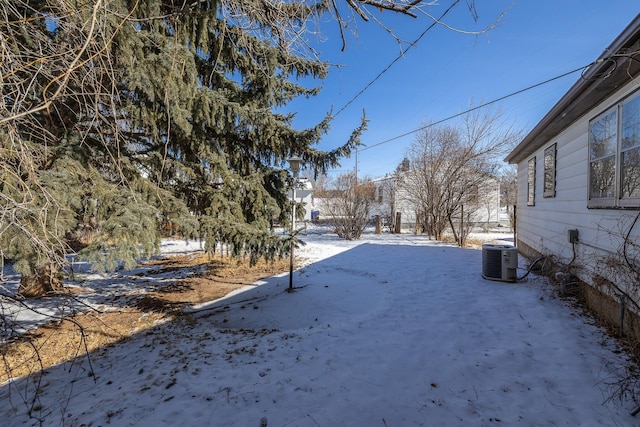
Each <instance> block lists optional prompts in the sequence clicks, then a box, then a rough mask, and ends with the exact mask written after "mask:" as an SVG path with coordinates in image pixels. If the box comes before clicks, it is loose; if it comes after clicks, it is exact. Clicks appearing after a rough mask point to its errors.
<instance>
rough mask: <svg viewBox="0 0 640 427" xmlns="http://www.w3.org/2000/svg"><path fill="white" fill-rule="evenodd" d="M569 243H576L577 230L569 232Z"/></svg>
mask: <svg viewBox="0 0 640 427" xmlns="http://www.w3.org/2000/svg"><path fill="white" fill-rule="evenodd" d="M568 234H569V243H578V230H577V229H573V230H569V232H568Z"/></svg>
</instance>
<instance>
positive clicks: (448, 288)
mask: <svg viewBox="0 0 640 427" xmlns="http://www.w3.org/2000/svg"><path fill="white" fill-rule="evenodd" d="M485 237H488V236H486V235H485ZM304 240H305V241H307V243H308V244H307V245H306V246H304V247H302V248H300V249H299V250H298V251H297V255H298V256H299V257H301V258H304V259H305V260H306V264H307V265H306V266H305V267H303V268H301V269H300V270H298V271H297V272H295V275H294V284H295V286H296V291H295V292H294V293H287V292H285V290H286V288H287V286H288V275H287V274H285V275H281V276H277V277H272V278H269V279H265V280H263V281H261V282H259V286H250V287H247V288H246V289H245V290H244V291H242V292H237V293H235V294H234V295H231V296H229V297H227V298H225V299H223V300H219V301H215V302H212V303H209V304H207V305H204V306H200V307H193V308H191V310H190V311H191V314H190V315H189V316H183V317H181V318H180V319H178V320H176V321H173V322H168V323H164V324H162V325H158V326H157V327H155V328H153V329H150V330H147V331H144V332H142V333H140V334H138V335H137V336H133V337H131V338H130V339H128V340H126V341H124V342H122V343H119V344H117V345H115V346H111V347H109V348H104V349H102V350H100V351H99V352H96V353H95V354H92V355H91V358H90V360H91V365H92V368H93V371H94V372H95V375H94V376H91V375H89V372H90V367H89V363H88V361H87V359H86V358H83V359H82V360H76V361H74V362H73V363H72V362H68V363H65V364H63V365H60V366H56V367H54V368H52V369H50V370H48V371H47V372H46V375H45V376H44V377H43V381H42V384H41V386H40V387H41V388H40V393H39V397H38V400H37V402H36V406H35V407H34V408H32V411H31V415H32V416H33V417H36V418H30V417H29V410H28V409H29V408H27V406H26V404H25V401H24V400H25V399H24V397H25V396H30V395H32V392H33V382H32V381H30V380H29V379H20V380H16V381H13V382H9V383H6V384H4V385H2V386H1V387H0V420H1V421H0V424H1V425H3V426H24V425H39V421H38V419H40V420H44V421H43V425H64V426H105V425H114V426H125V425H126V426H130V425H139V426H176V425H183V426H255V427H258V426H260V425H268V426H367V427H370V426H382V427H385V426H387V427H391V426H396V427H398V426H402V427H405V426H497V425H502V426H511V425H518V426H548V425H566V426H640V419H636V418H634V417H632V416H630V415H629V413H630V412H631V411H632V410H633V409H634V406H635V405H634V404H633V403H632V402H622V403H619V402H616V401H610V400H609V399H608V398H609V397H610V396H611V393H612V389H611V387H610V385H609V384H611V383H613V382H615V381H616V380H617V379H618V378H619V375H621V374H623V373H624V364H625V360H626V357H625V355H624V353H621V352H620V351H619V349H618V348H617V347H616V344H615V342H614V341H613V340H611V339H610V338H608V337H607V335H606V334H605V333H604V332H603V331H602V330H601V329H599V328H598V327H596V326H594V325H593V322H592V321H591V320H589V318H586V317H583V316H582V315H580V314H579V313H578V312H577V311H576V310H575V309H573V308H572V307H571V306H570V305H568V304H567V303H565V302H564V301H562V300H560V299H557V298H554V297H553V294H552V292H551V290H550V289H549V287H548V286H545V280H544V279H542V278H538V277H536V276H533V275H529V276H528V280H527V281H526V282H521V283H515V284H514V283H503V282H495V281H488V280H484V279H483V278H482V277H481V270H482V251H480V250H477V249H461V248H457V247H453V246H451V245H446V244H442V243H437V242H434V241H430V240H429V239H427V238H426V237H424V236H414V235H406V234H405V235H391V234H383V235H373V234H366V235H365V237H364V238H363V239H362V240H360V241H356V242H346V241H342V240H340V239H338V238H337V237H336V236H335V235H332V234H327V233H320V232H319V231H318V230H315V229H310V230H309V233H308V235H307V236H306V237H304ZM177 246H179V245H178V244H177V243H176V242H173V248H174V249H176V250H178V249H177ZM180 250H184V249H180ZM521 265H522V266H524V260H521ZM118 286H123V283H120V284H119V285H118Z"/></svg>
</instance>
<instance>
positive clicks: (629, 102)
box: [589, 94, 640, 207]
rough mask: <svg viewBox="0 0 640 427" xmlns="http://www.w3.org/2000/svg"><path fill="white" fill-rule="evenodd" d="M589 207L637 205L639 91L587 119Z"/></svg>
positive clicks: (639, 181)
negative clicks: (589, 120)
mask: <svg viewBox="0 0 640 427" xmlns="http://www.w3.org/2000/svg"><path fill="white" fill-rule="evenodd" d="M589 207H640V95H638V94H636V95H634V96H632V97H631V98H628V99H626V100H624V101H623V102H620V103H619V104H617V105H615V106H614V107H612V108H610V109H609V110H607V111H605V112H604V113H602V114H601V115H600V116H598V117H596V118H595V119H593V120H592V121H591V122H590V123H589Z"/></svg>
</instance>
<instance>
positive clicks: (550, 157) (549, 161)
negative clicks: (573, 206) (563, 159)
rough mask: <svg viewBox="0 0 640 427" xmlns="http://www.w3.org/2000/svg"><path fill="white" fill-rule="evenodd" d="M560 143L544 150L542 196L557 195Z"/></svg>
mask: <svg viewBox="0 0 640 427" xmlns="http://www.w3.org/2000/svg"><path fill="white" fill-rule="evenodd" d="M557 153H558V144H557V143H553V144H551V145H550V146H548V147H547V148H545V150H544V158H543V167H544V174H543V176H542V179H543V186H542V189H543V192H542V197H545V198H549V197H556V166H557V162H558V154H557Z"/></svg>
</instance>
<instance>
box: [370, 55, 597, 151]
mask: <svg viewBox="0 0 640 427" xmlns="http://www.w3.org/2000/svg"><path fill="white" fill-rule="evenodd" d="M596 62H598V61H594V62H591V63H590V64H588V65H583V66H582V67H579V68H576V69H575V70H571V71H567V72H566V73H563V74H560V75H558V76H555V77H552V78H550V79H548V80H545V81H543V82H540V83H536V84H534V85H531V86H528V87H526V88H524V89H520V90H517V91H515V92H511V93H510V94H508V95H504V96H501V97H499V98H496V99H494V100H492V101H489V102H485V103H484V104H481V105H478V106H476V107H473V108H469V109H468V110H465V111H463V112H461V113H457V114H454V115H452V116H449V117H446V118H444V119H441V120H438V121H437V122H433V123H429V124H428V125H425V126H421V127H419V128H417V129H414V130H411V131H409V132H405V133H403V134H401V135H398V136H394V137H393V138H389V139H385V140H384V141H381V142H378V143H376V144H373V145H368V146H366V147H364V148H361V149H359V150H358V151H359V152H362V151H365V150H369V149H371V148H374V147H378V146H380V145H382V144H386V143H388V142H391V141H395V140H396V139H400V138H403V137H405V136H408V135H411V134H413V133H416V132H419V131H421V130H423V129H427V128H430V127H431V126H435V125H439V124H441V123H444V122H446V121H448V120H451V119H455V118H456V117H460V116H463V115H465V114H468V113H470V112H472V111H475V110H479V109H480V108H484V107H488V106H489V105H491V104H495V103H496V102H500V101H503V100H505V99H507V98H511V97H512V96H515V95H519V94H521V93H523V92H526V91H529V90H531V89H535V88H537V87H539V86H542V85H545V84H547V83H551V82H552V81H554V80H558V79H561V78H563V77H566V76H568V75H571V74H573V73H577V72H578V71H582V70H584V69H586V68H589V67H590V66H592V65H593V64H595V63H596Z"/></svg>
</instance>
